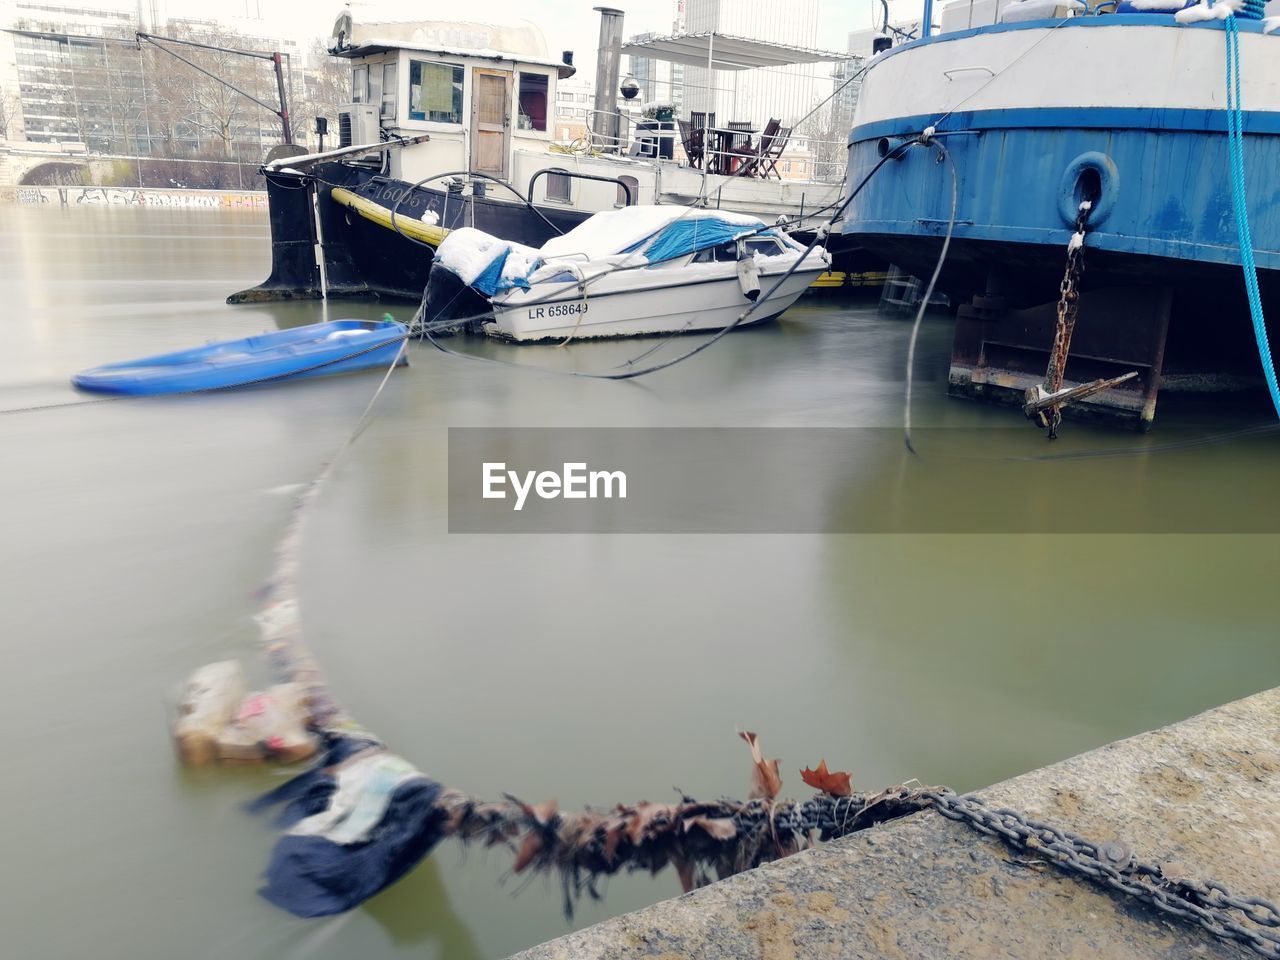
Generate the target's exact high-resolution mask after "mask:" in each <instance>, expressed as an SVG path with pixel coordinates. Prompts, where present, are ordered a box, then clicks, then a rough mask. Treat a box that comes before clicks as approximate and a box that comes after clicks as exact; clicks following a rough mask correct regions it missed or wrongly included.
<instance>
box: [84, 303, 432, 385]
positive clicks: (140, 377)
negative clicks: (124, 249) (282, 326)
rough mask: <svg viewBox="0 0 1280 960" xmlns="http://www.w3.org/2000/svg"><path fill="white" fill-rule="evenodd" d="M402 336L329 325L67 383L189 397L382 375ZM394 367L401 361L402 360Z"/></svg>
mask: <svg viewBox="0 0 1280 960" xmlns="http://www.w3.org/2000/svg"><path fill="white" fill-rule="evenodd" d="M407 335H408V334H407V331H406V329H405V326H404V324H401V323H396V322H395V321H394V320H330V321H328V322H327V323H313V324H309V325H308V326H305V327H294V328H293V329H291V330H277V331H274V332H272V333H264V334H261V335H259V336H256V337H245V338H244V339H243V340H224V341H221V342H219V343H209V344H205V345H204V346H203V347H196V348H195V349H193V350H179V351H178V352H177V353H163V354H160V355H158V356H155V357H143V358H142V359H140V360H126V361H125V362H123V363H109V364H107V365H106V366H102V367H94V368H93V369H92V370H84V371H82V372H80V373H77V374H76V375H75V376H74V377H72V378H71V382H72V383H74V384H75V385H76V386H77V387H79V388H80V389H81V390H94V391H98V392H100V393H131V394H139V395H141V394H160V393H191V392H194V391H198V390H220V389H224V388H227V387H243V386H248V385H249V384H253V383H266V382H272V381H276V380H298V379H301V378H303V377H321V376H327V375H328V374H331V373H350V372H351V371H354V370H365V369H368V368H370V367H380V368H383V369H385V368H386V367H387V366H388V365H389V364H390V363H391V361H392V360H393V359H395V357H396V354H397V353H398V352H399V351H400V346H401V344H402V343H403V342H404V339H405V337H406V336H407ZM400 362H401V363H404V362H406V361H405V360H404V358H403V357H401V359H400Z"/></svg>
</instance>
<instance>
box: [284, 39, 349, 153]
mask: <svg viewBox="0 0 1280 960" xmlns="http://www.w3.org/2000/svg"><path fill="white" fill-rule="evenodd" d="M350 102H351V67H350V64H349V63H348V62H347V61H346V60H342V59H340V58H338V57H335V56H333V55H332V54H330V53H329V50H328V45H327V43H326V42H325V41H323V40H315V41H313V42H312V44H311V48H310V49H309V50H308V51H307V53H306V63H305V64H303V65H302V96H301V97H299V98H298V100H297V101H296V102H295V103H294V105H293V109H292V110H291V111H290V112H291V115H292V117H293V123H294V133H295V137H296V139H298V140H300V141H302V140H305V139H306V137H307V135H309V134H310V132H311V131H312V130H314V129H315V118H316V117H328V118H329V119H330V120H336V118H337V116H338V110H339V108H340V107H342V106H343V105H344V104H347V103H350ZM333 132H334V134H335V136H336V130H334V131H333Z"/></svg>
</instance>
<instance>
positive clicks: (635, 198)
mask: <svg viewBox="0 0 1280 960" xmlns="http://www.w3.org/2000/svg"><path fill="white" fill-rule="evenodd" d="M618 181H619V183H618V199H617V200H616V201H615V202H614V204H613V205H614V206H615V207H625V206H627V191H626V188H624V187H623V184H624V183H625V184H626V185H627V186H628V187H630V188H631V203H632V204H636V203H639V202H640V181H639V180H637V179H636V178H635V177H619V178H618Z"/></svg>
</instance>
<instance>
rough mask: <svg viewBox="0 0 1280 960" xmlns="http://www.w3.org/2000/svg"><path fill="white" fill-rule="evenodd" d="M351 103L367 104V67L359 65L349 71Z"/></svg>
mask: <svg viewBox="0 0 1280 960" xmlns="http://www.w3.org/2000/svg"><path fill="white" fill-rule="evenodd" d="M351 102H352V103H368V102H369V67H368V65H367V64H363V63H362V64H360V66H358V67H355V68H354V69H352V71H351Z"/></svg>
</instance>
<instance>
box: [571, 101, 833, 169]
mask: <svg viewBox="0 0 1280 960" xmlns="http://www.w3.org/2000/svg"><path fill="white" fill-rule="evenodd" d="M598 117H608V118H611V119H613V120H616V121H617V123H618V126H617V130H618V134H617V136H611V135H609V134H601V133H598V132H597V131H596V129H595V128H596V126H597V125H598V124H596V123H595V122H594V121H595V120H596V118H598ZM586 120H587V135H586V136H585V137H582V138H579V139H577V140H575V141H574V142H573V143H571V144H565V145H564V146H565V147H566V148H567V149H569V150H570V151H571V152H577V153H590V154H595V155H603V156H617V157H628V158H632V159H638V160H651V159H658V158H664V159H671V160H677V161H681V162H683V163H686V164H689V166H692V167H695V168H698V169H701V167H700V165H699V164H698V163H694V162H692V161H691V160H690V159H689V157H688V155H687V154H686V152H685V149H684V143H683V141H682V139H681V136H680V130H679V127H678V124H677V121H674V120H672V121H658V120H650V119H648V118H643V117H642V118H638V119H637V118H636V117H633V116H628V115H627V114H625V113H618V112H615V111H612V110H589V111H587V117H586ZM649 124H652V125H653V126H648V125H649ZM659 124H660V126H659ZM668 125H669V126H670V127H671V129H665V128H666V127H667V126H668ZM599 126H603V124H600V125H599ZM716 139H717V138H713V140H716ZM664 141H665V142H669V143H670V149H665V143H664ZM791 141H792V142H793V143H794V142H796V141H799V142H802V143H804V144H805V149H804V150H803V152H801V153H797V154H788V153H787V152H786V151H785V149H784V150H783V152H782V153H781V154H778V155H776V156H774V157H773V158H772V161H773V162H774V163H776V166H777V169H778V171H779V176H780V177H781V178H782V179H785V180H793V181H807V182H812V183H839V182H842V181H843V180H844V174H845V164H846V162H847V150H848V143H847V138H846V137H843V136H841V137H839V138H827V139H823V138H819V137H814V136H811V135H808V134H794V133H793V134H792V135H791ZM707 157H710V158H712V159H711V162H712V171H713V172H714V171H717V170H726V169H729V168H730V167H732V166H733V165H734V164H735V163H737V162H740V161H741V160H742V159H743V157H742V154H741V153H738V152H734V151H731V150H722V149H715V148H714V147H713V148H712V149H711V150H709V151H708V150H704V151H703V158H707ZM703 162H705V159H704V160H703ZM796 163H800V164H805V166H804V167H803V168H802V169H801V170H800V171H799V172H797V173H796V174H795V175H791V174H792V171H791V169H790V167H791V165H793V164H796ZM723 175H724V176H729V174H723Z"/></svg>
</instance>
